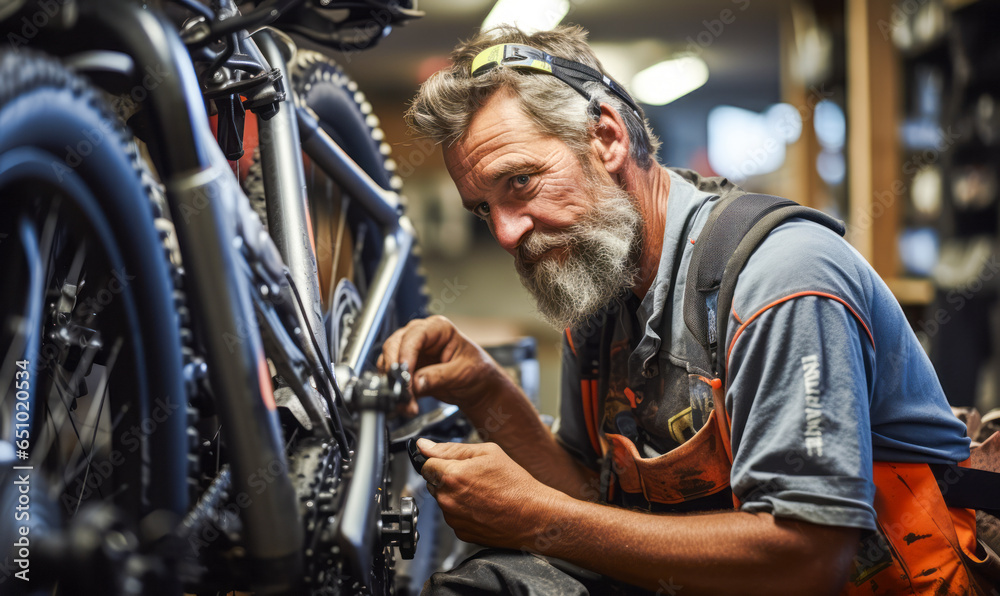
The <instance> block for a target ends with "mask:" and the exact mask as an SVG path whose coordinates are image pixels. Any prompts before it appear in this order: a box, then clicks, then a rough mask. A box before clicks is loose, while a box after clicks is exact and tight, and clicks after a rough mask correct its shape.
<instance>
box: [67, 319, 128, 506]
mask: <svg viewBox="0 0 1000 596" xmlns="http://www.w3.org/2000/svg"><path fill="white" fill-rule="evenodd" d="M123 343H124V341H123V340H122V338H121V337H119V338H118V339H116V340H115V343H114V345H113V346H112V347H111V355H110V356H109V357H108V366H107V368H106V369H105V371H104V375H102V376H101V382H100V384H99V385H98V386H97V394H98V395H100V396H101V401H100V403H99V404H98V405H97V413H96V414H95V413H94V404H93V400H91V404H90V411H89V412H87V423H88V424H91V423H92V424H93V425H94V432H93V434H92V435H91V438H90V450H89V451H87V450H84V452H83V454H84V455H85V456H86V457H87V471H86V472H85V473H84V476H83V486H87V477H88V476H90V467H91V465H93V463H94V442H95V441H96V440H97V429H98V428H99V427H100V425H101V420H100V418H101V412H102V411H103V410H104V401H105V400H106V399H107V397H108V379H109V378H110V377H111V371H112V370H113V369H114V367H115V363H116V362H117V361H118V352H119V351H120V350H121V347H122V344H123ZM97 494H98V495H99V496H100V497H101V498H102V499H103V498H104V494H103V493H102V492H101V485H100V483H98V485H97ZM82 500H83V490H81V491H80V497H79V498H78V499H77V501H76V511H78V510H79V509H80V502H81V501H82ZM76 511H73V513H74V514H75V513H76Z"/></svg>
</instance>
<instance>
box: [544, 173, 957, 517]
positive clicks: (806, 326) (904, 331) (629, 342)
mask: <svg viewBox="0 0 1000 596" xmlns="http://www.w3.org/2000/svg"><path fill="white" fill-rule="evenodd" d="M670 179H671V186H670V193H669V196H668V203H667V218H666V228H665V230H664V236H663V250H662V253H661V255H660V265H659V269H658V271H657V275H656V279H655V281H654V283H653V286H652V287H651V288H650V290H649V292H647V294H646V296H645V297H644V298H643V299H642V300H641V301H639V300H638V299H637V298H636V297H635V296H634V295H631V294H630V295H629V296H628V297H626V298H624V299H622V300H620V301H616V303H614V304H612V305H609V307H608V308H607V309H605V311H604V312H603V313H602V315H601V316H600V317H598V320H599V321H603V324H602V325H600V326H599V327H600V328H601V331H603V332H607V333H610V334H611V343H610V345H611V350H610V355H609V357H608V358H607V362H604V363H602V366H605V367H607V368H608V369H609V373H610V374H609V378H608V383H607V385H608V386H607V392H606V395H604V396H602V400H601V402H600V403H601V409H600V411H599V412H598V413H597V416H599V418H600V429H601V432H614V433H618V434H623V435H625V436H628V437H629V438H631V439H632V440H633V442H634V443H635V444H636V446H637V448H638V449H639V452H640V454H642V455H643V456H644V457H656V456H658V455H662V454H663V453H666V452H668V451H670V450H671V449H673V448H676V447H677V446H679V445H681V444H683V443H684V442H685V441H686V440H688V439H689V438H690V437H691V436H692V435H693V434H694V433H695V432H697V430H699V429H700V428H701V426H702V425H704V423H705V421H706V420H707V419H708V415H709V414H710V413H711V410H712V408H713V400H712V396H711V390H710V388H709V387H708V385H706V384H705V383H704V382H703V381H701V380H699V379H698V377H699V376H702V375H705V374H707V371H704V370H700V369H699V368H698V367H697V366H696V365H694V364H693V361H695V358H694V354H691V353H689V352H691V350H694V349H699V348H698V344H697V343H696V342H695V341H694V337H693V336H692V335H691V332H690V331H689V330H688V329H687V326H686V325H685V323H684V317H683V297H684V287H685V283H686V279H687V269H688V266H689V264H690V259H691V253H692V251H693V249H694V244H695V243H696V242H697V241H698V236H699V234H700V232H701V230H702V228H703V227H704V225H705V222H706V221H707V219H708V216H709V214H710V213H711V211H712V209H713V208H715V207H716V206H717V205H718V204H719V197H720V195H721V194H723V193H725V192H729V191H732V190H733V189H734V187H733V185H731V184H730V183H729V182H728V181H726V180H725V179H721V178H702V177H700V176H698V175H697V174H695V173H694V172H691V171H687V170H675V169H671V170H670ZM607 326H610V328H604V327H607ZM593 333H594V329H593V328H591V329H576V330H573V331H572V332H571V334H570V337H573V338H575V339H574V343H575V344H578V345H579V344H582V342H583V341H585V337H584V334H588V335H590V334H593ZM564 344H565V345H564V349H563V379H562V381H563V382H562V387H563V393H562V402H561V415H560V420H559V423H558V425H557V426H556V431H555V432H556V436H557V438H558V439H559V441H560V442H561V443H562V444H563V446H564V447H565V448H566V449H567V450H568V451H569V452H570V453H572V454H573V455H574V456H575V457H577V458H578V459H580V460H581V461H582V462H584V463H586V464H587V465H590V466H592V467H594V468H597V467H599V465H600V461H599V460H600V458H601V454H600V453H598V451H597V450H596V449H595V442H594V440H593V437H592V436H590V435H589V434H588V431H587V423H588V421H589V420H592V419H593V415H591V416H589V417H588V413H587V412H585V411H584V408H583V407H582V395H581V388H580V363H579V362H577V356H576V355H575V354H574V351H573V349H572V348H570V346H569V340H568V338H564ZM724 346H725V349H726V350H727V353H728V358H727V378H728V383H729V385H728V387H727V392H726V404H725V405H726V409H727V411H728V413H729V415H730V417H731V421H732V448H733V467H732V473H731V477H730V483H731V486H732V489H733V493H734V494H735V495H736V496H737V497H738V498H739V499H740V501H741V502H742V510H744V511H751V512H768V513H772V514H773V515H775V516H778V517H785V518H794V519H800V520H804V521H808V522H812V523H818V524H826V525H836V526H849V527H858V528H864V529H869V530H873V529H875V511H874V508H873V506H872V503H873V499H874V495H875V486H874V483H873V481H872V462H873V461H874V460H879V461H894V462H928V463H948V462H957V461H962V460H964V459H966V458H967V457H968V456H969V444H970V442H969V439H968V438H967V437H966V433H965V426H964V424H963V423H962V422H961V421H959V420H958V419H957V418H956V417H955V416H954V415H952V413H951V409H950V407H949V405H948V403H947V400H946V399H945V396H944V393H943V391H942V390H941V386H940V384H939V382H938V380H937V375H936V374H935V373H934V370H933V368H932V366H931V364H930V361H929V360H928V358H927V356H926V354H925V353H924V352H923V350H922V349H921V347H920V345H919V343H918V342H917V339H916V337H915V336H914V334H913V332H912V330H911V329H910V327H909V324H908V323H907V321H906V318H905V317H904V315H903V312H902V310H901V309H900V307H899V304H898V303H897V301H896V299H895V298H894V297H893V295H892V293H891V292H890V291H889V289H888V288H887V287H886V285H885V283H884V282H883V281H882V280H881V279H880V278H879V276H878V275H877V274H876V273H875V271H874V270H873V269H872V268H871V267H870V266H869V265H868V263H867V262H866V261H865V260H864V258H863V257H861V255H860V254H858V253H857V251H855V250H854V248H853V247H851V246H850V245H849V244H848V243H847V242H846V241H844V239H843V238H841V237H840V236H838V235H837V234H836V233H834V232H833V231H831V230H829V229H827V228H825V227H823V226H821V225H819V224H816V223H813V222H809V221H805V220H791V221H789V222H786V223H784V224H782V225H781V226H779V227H778V228H776V229H775V230H774V231H773V232H772V233H771V234H770V235H769V236H768V237H767V238H766V239H765V240H764V241H763V242H762V243H761V244H760V246H759V247H758V248H757V250H756V251H755V252H754V254H753V255H752V256H751V257H750V259H749V261H748V262H747V264H746V267H745V268H744V270H743V272H742V273H741V274H740V277H739V279H738V282H737V285H736V291H735V295H734V299H733V308H732V312H731V313H730V315H729V324H728V329H727V338H726V342H725V344H724Z"/></svg>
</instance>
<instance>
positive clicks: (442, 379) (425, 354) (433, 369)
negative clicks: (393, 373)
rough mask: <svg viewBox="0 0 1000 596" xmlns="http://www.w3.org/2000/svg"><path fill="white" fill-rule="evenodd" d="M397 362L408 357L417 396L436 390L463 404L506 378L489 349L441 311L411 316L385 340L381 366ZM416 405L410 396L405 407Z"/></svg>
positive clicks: (410, 408) (413, 412)
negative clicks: (430, 314) (487, 351)
mask: <svg viewBox="0 0 1000 596" xmlns="http://www.w3.org/2000/svg"><path fill="white" fill-rule="evenodd" d="M395 363H405V364H406V366H407V369H408V370H409V371H410V373H411V374H412V375H413V381H412V384H411V393H412V394H413V397H414V399H415V398H417V397H421V396H423V395H433V396H434V397H436V398H438V399H440V400H441V401H445V402H448V403H452V404H455V405H457V406H459V407H462V408H463V409H465V408H466V407H468V406H471V405H474V404H475V403H476V402H477V401H478V400H479V399H481V398H482V397H483V396H484V395H486V394H487V393H489V392H491V391H495V390H496V389H497V385H499V384H501V383H503V382H504V381H505V380H506V377H505V375H504V373H503V371H501V370H500V368H499V366H498V365H497V364H496V362H494V360H493V359H492V358H490V356H489V354H487V353H486V351H485V350H483V349H482V348H481V347H479V346H478V345H476V343H475V342H473V341H472V340H470V339H469V338H467V337H466V336H465V335H463V334H462V333H461V332H460V331H459V330H458V329H456V328H455V325H454V324H453V323H452V322H451V321H449V320H448V319H446V318H444V317H442V316H440V315H435V316H433V317H429V318H427V319H417V320H414V321H410V323H409V324H408V325H407V326H406V327H403V328H402V329H399V330H397V331H396V332H395V333H393V334H392V335H391V336H389V338H388V339H386V340H385V343H384V344H383V345H382V355H381V356H379V359H378V367H379V369H381V370H383V371H384V370H387V369H388V368H389V367H390V366H391V365H393V364H395ZM416 407H417V406H416V401H411V402H410V404H409V406H408V410H407V413H408V414H411V415H416V413H417V410H416Z"/></svg>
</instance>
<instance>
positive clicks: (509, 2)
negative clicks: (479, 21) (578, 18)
mask: <svg viewBox="0 0 1000 596" xmlns="http://www.w3.org/2000/svg"><path fill="white" fill-rule="evenodd" d="M568 12H569V0H498V1H497V3H496V5H495V6H494V7H493V10H491V11H490V14H488V15H487V16H486V20H485V21H483V30H484V31H485V30H487V29H492V28H494V27H497V26H499V25H513V26H515V27H517V28H518V29H520V30H521V31H524V32H525V33H527V34H529V35H530V34H532V33H535V32H536V31H546V30H548V29H552V28H553V27H555V26H556V25H558V24H559V22H560V21H562V20H563V17H565V16H566V13H568Z"/></svg>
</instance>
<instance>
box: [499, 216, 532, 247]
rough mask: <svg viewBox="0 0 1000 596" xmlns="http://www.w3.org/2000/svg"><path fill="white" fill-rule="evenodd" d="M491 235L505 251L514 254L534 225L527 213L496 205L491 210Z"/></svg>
mask: <svg viewBox="0 0 1000 596" xmlns="http://www.w3.org/2000/svg"><path fill="white" fill-rule="evenodd" d="M492 215H493V218H492V221H493V236H494V237H495V238H496V239H497V243H499V244H500V246H502V247H503V249H504V250H506V251H507V252H509V253H511V254H514V252H515V251H516V250H517V247H518V246H519V245H520V244H521V242H523V241H524V240H525V239H526V238H527V237H528V234H529V233H530V232H531V230H532V228H533V227H534V223H533V220H532V219H531V216H530V215H529V214H528V213H525V212H524V211H521V210H511V209H506V208H502V207H499V206H498V207H497V208H495V209H494V210H493V214H492Z"/></svg>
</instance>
